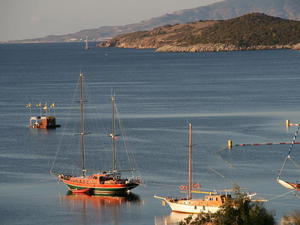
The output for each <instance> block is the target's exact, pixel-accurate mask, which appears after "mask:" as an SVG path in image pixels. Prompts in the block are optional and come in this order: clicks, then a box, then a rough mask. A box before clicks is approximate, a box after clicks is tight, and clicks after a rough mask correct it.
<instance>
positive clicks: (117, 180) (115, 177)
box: [57, 74, 141, 195]
mask: <svg viewBox="0 0 300 225" xmlns="http://www.w3.org/2000/svg"><path fill="white" fill-rule="evenodd" d="M83 81H84V76H83V74H80V100H79V102H80V131H79V136H80V153H81V175H79V176H74V175H68V174H64V173H60V174H57V176H58V179H59V180H60V181H62V182H63V183H64V184H66V185H67V186H68V189H69V190H70V191H71V192H73V193H90V194H100V195H119V194H123V193H127V192H128V191H129V190H131V189H133V188H135V187H137V186H138V185H139V184H140V183H141V180H140V178H139V177H131V178H122V176H121V172H122V171H121V170H119V169H118V168H117V162H116V157H117V156H116V143H115V142H116V140H117V138H116V137H117V136H118V135H117V134H116V133H115V132H116V127H115V126H116V125H115V119H116V118H115V113H116V102H115V96H112V99H111V100H112V111H113V112H112V132H111V134H109V136H110V137H111V140H112V155H113V160H112V169H111V170H107V171H102V172H99V173H93V174H91V175H88V174H87V169H86V166H85V164H86V162H85V154H86V151H85V140H84V137H85V135H87V134H88V133H87V132H86V130H85V122H84V103H85V99H84V97H83V96H84V93H83V90H84V88H83ZM127 171H131V172H132V171H133V169H132V170H127Z"/></svg>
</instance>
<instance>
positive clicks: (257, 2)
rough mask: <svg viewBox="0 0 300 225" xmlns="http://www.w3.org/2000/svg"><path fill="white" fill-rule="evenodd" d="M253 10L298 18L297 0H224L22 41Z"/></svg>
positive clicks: (104, 33) (75, 37)
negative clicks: (109, 24) (137, 20)
mask: <svg viewBox="0 0 300 225" xmlns="http://www.w3.org/2000/svg"><path fill="white" fill-rule="evenodd" d="M252 12H261V13H265V14H268V15H271V16H275V17H281V18H285V19H291V20H300V1H299V0H224V1H222V2H218V3H214V4H211V5H208V6H202V7H198V8H194V9H186V10H181V11H177V12H174V13H168V14H166V15H163V16H160V17H156V18H152V19H150V20H145V21H142V22H140V23H135V24H129V25H124V26H105V27H99V28H96V29H89V30H82V31H79V32H76V33H71V34H66V35H51V36H47V37H44V38H36V39H30V40H25V41H26V42H63V41H79V40H80V39H81V38H85V37H86V36H88V37H89V39H93V40H96V41H100V40H103V39H108V38H111V37H115V36H116V35H119V34H124V33H130V32H135V31H140V30H150V29H153V28H155V27H158V26H163V25H167V24H176V23H187V22H194V21H199V20H224V19H230V18H235V17H238V16H241V15H244V14H248V13H252Z"/></svg>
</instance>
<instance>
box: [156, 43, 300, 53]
mask: <svg viewBox="0 0 300 225" xmlns="http://www.w3.org/2000/svg"><path fill="white" fill-rule="evenodd" d="M299 47H300V46H299ZM291 48H293V46H291V45H269V46H268V45H258V46H251V47H237V46H234V45H226V44H197V45H192V46H187V47H182V46H172V45H165V46H163V47H160V48H157V49H156V51H157V52H223V51H246V50H268V49H291Z"/></svg>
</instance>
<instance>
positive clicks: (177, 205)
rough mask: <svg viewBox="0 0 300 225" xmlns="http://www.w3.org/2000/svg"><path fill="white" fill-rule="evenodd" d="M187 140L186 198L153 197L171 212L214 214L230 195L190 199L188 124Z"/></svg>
mask: <svg viewBox="0 0 300 225" xmlns="http://www.w3.org/2000/svg"><path fill="white" fill-rule="evenodd" d="M188 129H189V138H188V140H189V141H188V152H189V159H188V186H187V197H186V198H182V199H177V198H169V197H160V196H156V195H155V196H154V197H155V198H158V199H161V200H163V201H164V202H165V203H167V204H168V205H169V206H170V208H171V209H172V211H174V212H182V213H201V212H211V213H215V212H217V211H218V210H220V209H221V206H222V205H223V204H224V203H225V202H226V201H227V200H229V199H232V198H231V195H227V194H216V193H209V194H207V195H205V196H204V198H202V199H194V198H193V197H192V186H193V178H192V124H191V123H189V126H188Z"/></svg>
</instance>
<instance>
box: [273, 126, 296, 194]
mask: <svg viewBox="0 0 300 225" xmlns="http://www.w3.org/2000/svg"><path fill="white" fill-rule="evenodd" d="M299 128H300V126H298V128H297V130H296V132H295V135H294V138H293V141H292V143H291V145H290V147H289V151H288V154H287V156H286V158H285V159H284V161H283V164H282V167H281V169H280V170H279V174H278V176H277V179H276V180H277V183H278V184H280V185H281V186H283V187H285V188H287V189H291V190H295V191H300V182H299V181H296V182H289V181H285V180H283V179H282V178H281V176H282V172H283V170H284V169H285V166H286V163H287V161H288V160H290V161H291V162H292V163H293V165H294V166H295V167H296V168H297V169H300V167H299V164H298V163H296V162H295V161H294V160H293V158H292V156H291V152H292V150H293V147H294V145H295V142H296V138H297V136H298V133H299Z"/></svg>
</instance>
